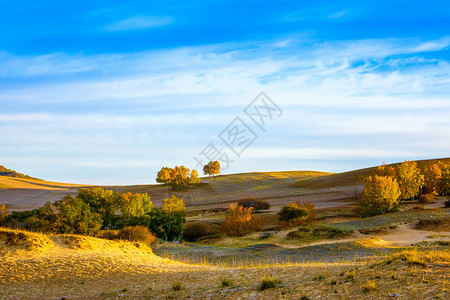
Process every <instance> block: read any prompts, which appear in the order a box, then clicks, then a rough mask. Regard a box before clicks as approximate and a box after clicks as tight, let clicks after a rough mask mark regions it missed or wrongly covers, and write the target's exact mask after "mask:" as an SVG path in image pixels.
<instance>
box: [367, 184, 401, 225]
mask: <svg viewBox="0 0 450 300" xmlns="http://www.w3.org/2000/svg"><path fill="white" fill-rule="evenodd" d="M401 193H402V192H401V190H400V187H399V185H398V183H397V179H395V178H392V177H390V176H377V175H375V176H369V178H367V181H366V183H365V184H364V188H363V191H362V193H361V197H360V199H359V203H358V204H359V207H360V210H361V215H362V216H363V217H369V216H374V215H379V214H384V213H388V212H394V211H397V210H398V209H399V207H400V200H399V198H400V195H401Z"/></svg>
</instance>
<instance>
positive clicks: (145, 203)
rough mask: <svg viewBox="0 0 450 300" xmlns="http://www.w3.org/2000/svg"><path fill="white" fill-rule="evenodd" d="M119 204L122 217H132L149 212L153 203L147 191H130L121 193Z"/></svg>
mask: <svg viewBox="0 0 450 300" xmlns="http://www.w3.org/2000/svg"><path fill="white" fill-rule="evenodd" d="M119 206H120V213H121V216H122V218H125V219H131V218H134V217H138V218H139V217H142V216H144V215H145V214H148V213H149V212H150V211H151V210H152V207H153V203H152V201H151V198H150V196H149V195H148V194H147V193H143V194H141V193H136V194H133V193H131V192H128V193H125V194H121V195H120V199H119Z"/></svg>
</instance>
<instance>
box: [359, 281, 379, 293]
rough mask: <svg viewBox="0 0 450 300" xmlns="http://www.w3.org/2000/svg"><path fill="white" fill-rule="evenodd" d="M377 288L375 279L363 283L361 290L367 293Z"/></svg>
mask: <svg viewBox="0 0 450 300" xmlns="http://www.w3.org/2000/svg"><path fill="white" fill-rule="evenodd" d="M375 288H376V284H375V280H369V281H367V282H366V283H363V284H361V292H362V293H363V294H367V293H368V292H371V291H373V290H375Z"/></svg>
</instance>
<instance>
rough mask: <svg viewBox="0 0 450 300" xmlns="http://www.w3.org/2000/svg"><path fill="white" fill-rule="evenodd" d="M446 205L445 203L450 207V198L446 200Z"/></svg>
mask: <svg viewBox="0 0 450 300" xmlns="http://www.w3.org/2000/svg"><path fill="white" fill-rule="evenodd" d="M444 205H445V207H446V208H449V207H450V200H447V201H445V203H444Z"/></svg>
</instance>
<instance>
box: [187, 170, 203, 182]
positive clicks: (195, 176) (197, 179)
mask: <svg viewBox="0 0 450 300" xmlns="http://www.w3.org/2000/svg"><path fill="white" fill-rule="evenodd" d="M200 181H201V179H200V177H199V176H198V172H197V170H195V169H193V170H192V171H191V178H189V183H190V184H199V183H200Z"/></svg>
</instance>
